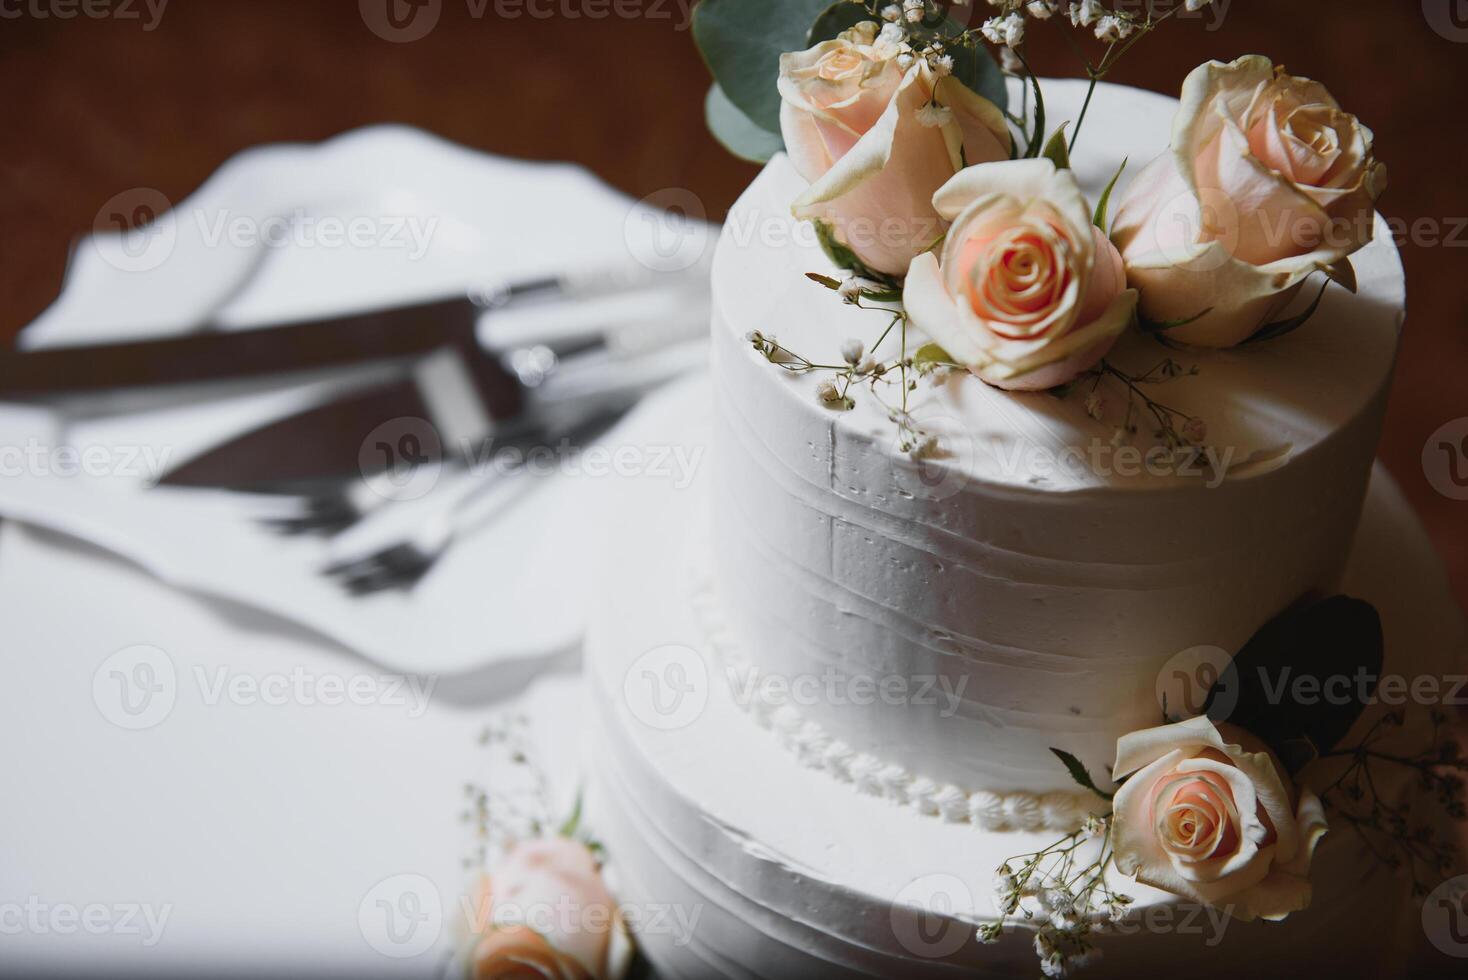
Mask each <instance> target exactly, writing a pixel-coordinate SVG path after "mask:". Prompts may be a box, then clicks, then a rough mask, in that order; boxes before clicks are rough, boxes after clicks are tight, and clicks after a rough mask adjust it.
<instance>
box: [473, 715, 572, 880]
mask: <svg viewBox="0 0 1468 980" xmlns="http://www.w3.org/2000/svg"><path fill="white" fill-rule="evenodd" d="M479 745H480V747H481V748H483V749H484V750H485V752H486V753H487V755H488V758H487V759H486V765H485V767H484V768H485V771H487V772H489V773H491V774H492V776H493V778H492V779H490V780H487V782H486V783H478V782H469V783H466V784H465V785H464V797H465V808H464V810H463V811H462V812H461V814H460V819H462V820H463V821H464V822H465V823H467V824H468V825H469V826H470V828H471V830H472V834H473V843H472V845H471V850H470V853H469V854H468V855H467V856H466V857H465V858H464V862H463V863H464V866H465V867H466V868H468V869H471V870H478V871H487V870H488V869H489V868H490V866H491V865H492V864H493V863H494V862H495V861H497V860H498V859H499V858H500V857H502V856H503V855H504V853H505V852H506V851H507V850H508V849H509V848H510V847H511V846H512V845H513V844H514V843H515V842H516V841H521V840H528V839H531V838H535V837H543V836H545V835H546V834H547V833H550V832H552V831H553V830H554V827H553V826H552V820H553V818H552V812H553V807H554V804H553V802H552V799H551V791H550V785H549V783H548V782H547V781H546V776H545V772H544V770H543V769H542V767H541V766H540V764H539V762H538V761H537V759H536V757H535V755H534V742H533V739H532V738H531V734H530V730H529V720H528V719H527V718H526V717H525V715H523V714H520V713H507V714H504V715H501V716H499V717H496V718H495V719H493V720H492V721H490V722H489V723H488V724H486V725H485V727H484V729H483V730H482V731H481V732H480V735H479Z"/></svg>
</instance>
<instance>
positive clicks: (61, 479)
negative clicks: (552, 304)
mask: <svg viewBox="0 0 1468 980" xmlns="http://www.w3.org/2000/svg"><path fill="white" fill-rule="evenodd" d="M124 204H126V202H124ZM333 222H334V224H333ZM354 222H355V225H354ZM352 227H357V228H358V229H359V230H360V233H359V234H357V235H356V236H355V237H354V236H353V235H351V234H345V233H343V232H344V231H345V230H349V229H351V228H352ZM333 229H335V231H334V230H333ZM262 237H270V240H271V241H273V242H277V244H260V239H261V238H262ZM712 246H713V236H712V232H711V231H710V229H709V226H707V225H706V224H704V223H702V222H697V221H680V220H679V219H676V218H673V219H666V218H663V217H661V216H660V212H657V211H655V210H652V209H650V208H647V207H644V206H641V205H639V204H637V203H636V202H633V201H631V200H630V199H628V198H626V197H625V196H623V195H620V194H618V193H616V192H615V191H612V190H611V189H609V188H608V187H606V186H605V185H604V184H602V183H600V182H599V181H597V180H596V179H595V178H594V177H592V176H591V175H590V174H588V173H587V172H585V171H584V170H581V169H579V168H576V167H571V166H566V165H559V164H554V165H548V164H532V163H525V162H521V161H511V160H504V159H499V158H495V157H490V156H486V155H484V154H480V153H476V152H472V151H469V150H466V149H464V148H462V147H457V146H454V145H452V144H449V143H446V142H443V141H441V140H438V139H436V138H433V137H431V136H428V135H426V134H423V133H421V132H418V131H415V130H411V129H406V128H402V127H373V128H369V129H364V130H360V131H357V132H353V133H349V134H346V135H344V136H341V137H339V138H337V139H334V140H331V141H329V142H327V143H324V144H321V145H319V146H298V145H283V146H267V147H260V148H257V149H254V150H251V151H248V152H246V153H244V154H241V155H240V156H239V157H236V158H235V159H233V160H231V161H230V162H229V163H227V164H226V165H225V166H224V167H222V168H221V169H220V171H219V172H218V173H217V174H215V175H214V176H213V177H211V178H210V179H209V180H208V181H207V182H206V183H205V184H204V185H203V186H202V187H201V188H200V189H199V190H198V191H197V192H196V193H195V194H194V195H192V196H191V197H189V198H188V199H187V200H185V201H183V202H180V203H179V204H177V205H176V206H174V208H173V210H172V211H171V212H169V213H168V214H167V215H166V217H165V218H164V219H163V220H160V221H158V222H155V224H154V225H152V226H149V228H147V229H144V230H142V231H134V232H129V233H119V234H114V235H103V236H96V237H94V238H91V239H88V240H86V241H84V242H82V243H81V244H79V245H78V247H77V249H76V251H75V253H74V255H73V258H72V263H71V267H70V268H69V270H68V277H67V281H66V284H65V288H64V291H63V293H62V295H61V296H60V298H58V300H57V301H56V303H55V304H53V305H52V306H51V307H50V308H49V309H48V310H46V312H45V313H44V314H42V316H40V317H39V318H38V319H37V320H36V321H35V322H34V323H33V324H31V325H30V326H29V327H28V328H26V330H25V331H24V332H23V333H22V334H21V337H20V344H21V345H22V346H24V347H43V346H51V345H62V344H72V343H80V342H101V341H118V340H123V339H131V338H135V337H140V336H148V335H159V334H167V333H174V332H181V331H187V330H189V329H193V328H194V327H195V326H196V325H197V324H198V323H199V322H201V321H203V320H206V319H210V318H213V319H216V320H218V321H220V322H222V323H225V324H227V325H229V326H231V327H240V328H247V327H249V326H251V325H254V324H259V323H265V322H272V321H277V320H282V319H292V318H299V317H305V316H311V315H318V314H325V313H330V312H341V311H346V310H351V309H360V308H368V307H372V306H377V305H382V304H388V303H400V302H407V301H411V300H415V299H423V298H428V297H436V296H444V295H449V294H454V293H462V292H463V291H464V290H465V289H467V288H471V287H474V286H484V285H488V284H491V283H493V282H499V281H513V280H517V279H521V278H533V277H535V276H539V275H547V274H560V273H563V272H566V271H568V270H570V271H584V270H589V269H596V268H600V267H604V266H607V265H608V264H627V263H628V262H629V261H630V262H633V263H639V264H640V265H641V266H645V267H650V268H653V269H655V270H659V271H679V270H683V269H687V268H690V267H695V266H697V264H698V263H699V262H700V261H704V260H706V256H707V253H708V251H709V250H710V249H712ZM680 303H681V304H685V305H686V303H687V298H686V297H676V296H672V297H670V296H667V295H659V294H647V293H641V294H637V295H636V296H633V297H621V298H619V299H609V300H606V301H603V303H602V305H601V306H599V307H598V306H596V305H593V304H586V305H585V306H583V307H581V308H578V309H576V310H575V311H567V312H566V313H565V314H563V316H564V315H570V316H574V317H576V318H578V319H582V320H585V319H586V318H598V317H605V318H611V319H612V321H613V322H619V321H623V320H627V319H631V318H639V319H642V320H649V319H650V320H653V321H656V320H657V319H659V318H665V317H668V316H672V315H675V314H676V312H677V309H678V306H679V304H680ZM555 315H556V313H555V312H554V311H551V310H548V309H541V310H529V311H526V312H524V313H519V312H517V313H514V314H506V315H503V316H498V317H490V318H486V320H485V321H483V323H482V331H481V332H482V333H486V334H488V335H490V338H491V339H494V340H497V341H498V340H503V339H504V338H511V339H514V338H516V337H518V336H523V335H524V333H525V332H526V331H527V330H531V329H535V328H538V327H539V326H543V325H544V323H545V321H546V318H547V317H549V316H555ZM340 384H341V382H340V381H316V382H311V383H308V384H298V385H287V386H274V387H269V388H262V387H259V386H256V387H254V388H253V389H250V388H248V387H247V389H246V390H243V391H236V392H235V393H234V394H231V395H229V396H227V397H217V398H213V399H211V400H210V401H208V402H202V403H201V402H200V401H198V400H197V398H196V397H195V396H193V395H189V396H185V397H184V398H182V399H179V398H171V399H170V398H163V399H161V400H157V401H154V402H153V403H151V404H149V405H147V406H146V407H144V408H141V409H139V410H137V411H131V412H127V413H123V414H117V413H115V412H105V413H96V412H90V411H84V412H80V413H78V412H75V411H72V412H69V413H66V414H58V413H56V412H46V411H40V410H37V409H34V408H30V407H21V406H0V433H3V435H4V439H3V440H0V446H5V447H26V448H27V450H28V453H27V454H25V455H23V456H20V460H19V462H18V464H17V465H16V466H12V467H9V468H7V469H6V470H5V471H4V472H3V474H0V475H3V476H4V477H5V478H4V479H0V516H5V517H10V518H13V519H18V520H22V521H27V522H30V523H33V524H36V525H39V526H43V527H48V528H51V529H53V530H58V531H62V532H64V533H66V534H69V535H72V536H75V537H79V538H82V539H85V540H88V541H91V542H93V543H97V544H100V545H102V546H104V547H107V548H110V549H112V550H115V551H117V552H118V553H120V554H122V555H124V556H125V557H127V558H128V559H130V560H132V561H134V562H136V563H137V564H139V565H141V566H143V567H145V568H147V569H149V570H150V571H152V572H153V573H154V574H156V575H158V576H159V577H162V578H164V579H165V580H167V581H168V582H170V583H172V584H173V585H175V586H177V587H179V588H181V589H185V590H188V591H190V592H193V593H197V594H200V595H204V596H210V597H214V598H223V599H227V600H229V601H230V602H233V603H241V604H245V605H249V606H254V607H256V608H258V609H262V610H266V611H268V612H270V613H272V614H273V615H276V616H280V617H284V618H285V619H288V620H290V621H293V622H295V623H297V624H299V625H302V626H304V627H306V628H308V629H309V630H311V631H313V632H315V633H318V634H320V635H323V636H327V637H330V638H331V639H332V640H334V641H335V642H337V643H340V644H343V645H345V646H347V647H349V648H351V649H353V650H355V651H357V652H360V653H362V654H365V655H366V656H368V657H371V658H372V659H374V660H376V661H378V662H379V663H381V664H384V665H387V666H391V667H393V668H394V669H400V670H419V671H430V672H456V671H468V670H472V669H475V668H481V667H484V666H486V665H488V664H491V663H494V662H497V661H502V660H506V659H514V658H524V657H541V656H547V655H553V654H556V653H559V652H562V651H565V650H568V649H570V648H572V647H574V646H575V644H576V643H577V641H578V640H579V637H580V633H581V628H582V619H583V615H584V606H585V595H586V589H587V587H588V582H587V581H586V575H585V572H584V569H585V567H586V564H587V563H585V562H580V561H577V560H576V556H577V554H578V551H579V550H580V549H581V548H582V547H583V546H584V542H585V541H586V534H587V529H586V527H585V521H586V520H587V519H588V515H589V514H590V513H591V512H592V511H593V509H594V505H593V503H592V502H591V501H590V498H593V497H595V496H596V494H597V481H596V480H595V479H589V478H580V477H577V476H575V475H571V476H566V475H555V476H551V477H548V478H546V479H544V480H543V481H542V482H543V483H544V484H545V485H544V486H543V487H540V488H538V489H537V490H536V492H534V493H533V494H530V495H528V497H526V498H525V499H523V500H521V501H520V502H519V503H518V504H517V505H516V506H514V507H513V508H510V509H508V510H507V511H506V512H505V514H504V515H503V517H502V518H501V519H499V520H496V521H494V522H493V523H490V524H488V525H486V526H485V527H483V528H481V529H479V530H478V531H476V533H475V534H474V535H473V537H472V538H471V539H468V540H465V541H464V542H463V543H462V544H461V545H459V546H457V547H455V548H453V549H452V550H451V551H450V552H449V553H448V554H447V555H446V556H445V558H444V559H442V560H441V561H440V562H439V564H438V565H437V566H436V567H435V568H434V569H433V570H432V571H431V572H430V574H429V576H428V577H427V578H425V579H424V580H423V581H422V582H421V583H419V585H418V586H417V587H416V588H415V589H414V590H413V591H412V592H410V593H386V594H382V595H377V596H372V597H368V598H365V599H352V598H348V597H347V596H346V595H345V594H344V593H343V592H341V591H340V590H339V589H338V588H337V587H336V586H335V585H333V584H332V583H330V582H328V581H326V580H324V579H322V578H321V577H320V576H319V575H318V574H317V573H316V568H317V566H319V564H320V563H321V562H322V561H323V560H324V547H323V545H322V543H321V542H320V541H317V540H310V539H298V540H289V539H282V538H279V537H277V536H275V535H274V534H272V533H269V532H267V531H264V530H263V529H261V528H260V527H259V526H257V525H256V524H255V523H254V522H253V521H252V520H251V519H250V518H249V516H248V514H246V513H244V512H242V511H240V510H239V509H238V508H236V507H234V505H233V504H232V502H231V501H230V499H229V498H228V496H226V495H222V494H219V493H217V492H213V491H196V490H178V489H172V488H148V489H142V488H144V487H147V486H148V485H149V484H150V483H151V481H152V480H153V479H155V478H156V477H157V475H158V472H159V470H160V469H166V468H167V466H168V465H169V464H170V463H172V462H177V461H179V460H181V459H183V458H186V457H187V456H189V455H192V454H193V453H195V452H197V451H198V450H200V449H202V448H204V447H207V446H209V445H213V444H216V443H218V442H220V441H222V440H223V439H225V438H228V437H232V436H234V435H238V434H241V433H243V432H247V431H250V430H252V429H254V428H256V427H258V426H260V425H262V424H264V423H266V422H268V421H270V420H273V419H276V418H281V417H285V416H288V415H290V414H294V413H295V412H297V411H300V410H301V409H303V408H306V407H309V406H310V405H313V404H316V403H319V402H320V401H321V400H322V399H324V398H326V397H328V396H329V395H330V394H331V393H332V392H333V391H334V390H337V388H339V386H340ZM608 438H610V439H613V440H615V438H616V436H615V434H613V435H611V436H609V437H608ZM11 453H12V456H16V455H18V454H17V453H16V451H15V450H11ZM77 460H81V461H83V462H85V463H86V465H85V466H78V465H76V464H75V461H77Z"/></svg>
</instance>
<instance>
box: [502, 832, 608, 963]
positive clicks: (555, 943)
mask: <svg viewBox="0 0 1468 980" xmlns="http://www.w3.org/2000/svg"><path fill="white" fill-rule="evenodd" d="M476 904H477V909H476V912H475V915H476V916H477V918H478V921H476V922H475V923H473V925H474V928H475V931H476V932H479V933H482V935H483V938H482V939H480V940H479V942H478V944H477V945H476V947H475V951H474V971H475V974H474V975H475V977H476V978H479V980H486V978H489V977H501V976H504V977H510V976H522V975H523V976H536V975H542V976H546V977H566V978H570V977H583V976H585V977H591V978H595V980H615V978H617V977H620V976H621V975H622V974H623V973H625V972H626V969H627V964H628V959H629V953H630V948H631V946H630V941H629V939H628V937H627V933H626V925H625V923H624V922H623V921H622V917H621V914H620V911H619V910H618V907H617V904H616V901H615V900H614V899H613V898H612V895H611V893H610V892H609V891H608V890H607V887H606V884H605V882H603V880H602V877H601V872H600V870H599V869H598V867H597V863H596V858H595V857H594V856H593V855H592V853H591V852H590V851H589V850H588V849H587V848H586V846H585V845H584V844H581V843H580V842H579V841H575V840H571V839H569V838H566V837H547V838H543V839H537V840H528V841H524V842H522V843H520V844H517V845H516V846H515V847H514V848H512V849H511V850H510V852H509V853H508V854H507V855H506V856H505V859H504V861H503V862H501V864H500V865H499V866H498V867H497V868H495V869H494V871H493V872H492V873H491V874H490V875H489V876H488V877H487V878H486V879H485V880H484V882H483V883H482V887H481V894H480V895H479V897H478V900H477V903H476ZM523 927H529V929H528V930H526V929H525V928H523ZM527 931H529V932H530V935H529V936H527V935H526V934H525V933H526V932H527ZM531 937H534V938H533V939H532V938H531ZM536 939H538V940H539V943H537V942H536V941H535V940H536ZM542 947H544V948H542ZM522 961H523V962H522ZM512 967H517V968H520V972H518V973H517V972H515V971H514V969H511V968H512ZM534 970H540V971H541V973H540V974H536V973H535V972H532V971H534ZM578 970H579V972H578ZM495 971H507V972H495Z"/></svg>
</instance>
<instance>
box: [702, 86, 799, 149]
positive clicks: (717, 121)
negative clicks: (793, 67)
mask: <svg viewBox="0 0 1468 980" xmlns="http://www.w3.org/2000/svg"><path fill="white" fill-rule="evenodd" d="M703 114H704V118H705V119H706V120H708V126H709V131H710V132H712V133H713V134H714V139H716V140H718V141H719V142H720V143H721V144H723V146H724V149H726V150H728V151H729V152H730V153H732V154H734V155H735V156H736V157H739V158H740V159H742V160H748V161H750V162H751V163H764V162H765V161H766V160H768V159H769V158H770V157H772V156H774V155H775V154H776V153H779V152H780V150H781V149H783V148H784V146H785V142H784V140H782V139H781V138H780V135H779V134H778V133H771V132H769V131H767V130H764V129H761V128H760V127H759V126H757V125H755V123H754V120H752V119H750V118H749V117H748V116H746V115H745V114H744V113H743V112H741V111H740V110H739V107H738V106H736V105H735V104H734V103H733V102H730V101H729V96H727V95H725V94H724V90H723V89H722V88H720V87H719V84H718V82H715V83H714V84H713V85H712V86H711V87H710V88H709V94H708V95H707V97H705V98H704V101H703Z"/></svg>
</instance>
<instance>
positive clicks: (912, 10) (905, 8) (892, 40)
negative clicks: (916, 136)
mask: <svg viewBox="0 0 1468 980" xmlns="http://www.w3.org/2000/svg"><path fill="white" fill-rule="evenodd" d="M928 12H929V3H928V0H903V2H902V3H901V5H899V4H895V3H889V4H888V5H887V6H885V7H883V8H882V9H881V15H882V19H883V20H884V21H886V23H885V24H883V25H882V31H881V33H880V34H878V35H877V39H876V41H875V42H874V43H873V44H872V47H873V49H874V51H875V52H876V54H877V56H878V57H879V58H894V59H895V60H896V61H897V67H899V68H901V69H902V70H903V71H907V69H909V68H911V67H912V66H913V65H914V64H915V63H916V62H917V59H918V58H923V59H925V60H926V61H927V62H928V65H929V66H930V67H931V68H932V69H933V71H934V72H935V73H936V74H937V75H938V76H939V77H942V76H944V75H949V74H952V72H953V56H952V55H950V54H948V53H946V52H945V51H944V49H943V42H942V41H940V40H938V39H936V38H934V39H932V40H929V41H926V42H922V44H921V47H914V45H913V40H912V38H911V37H909V36H908V33H907V28H906V27H904V26H903V21H906V22H908V23H910V24H916V23H920V22H921V21H922V20H923V18H924V17H926V16H927V15H928ZM927 125H939V124H938V123H927Z"/></svg>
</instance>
